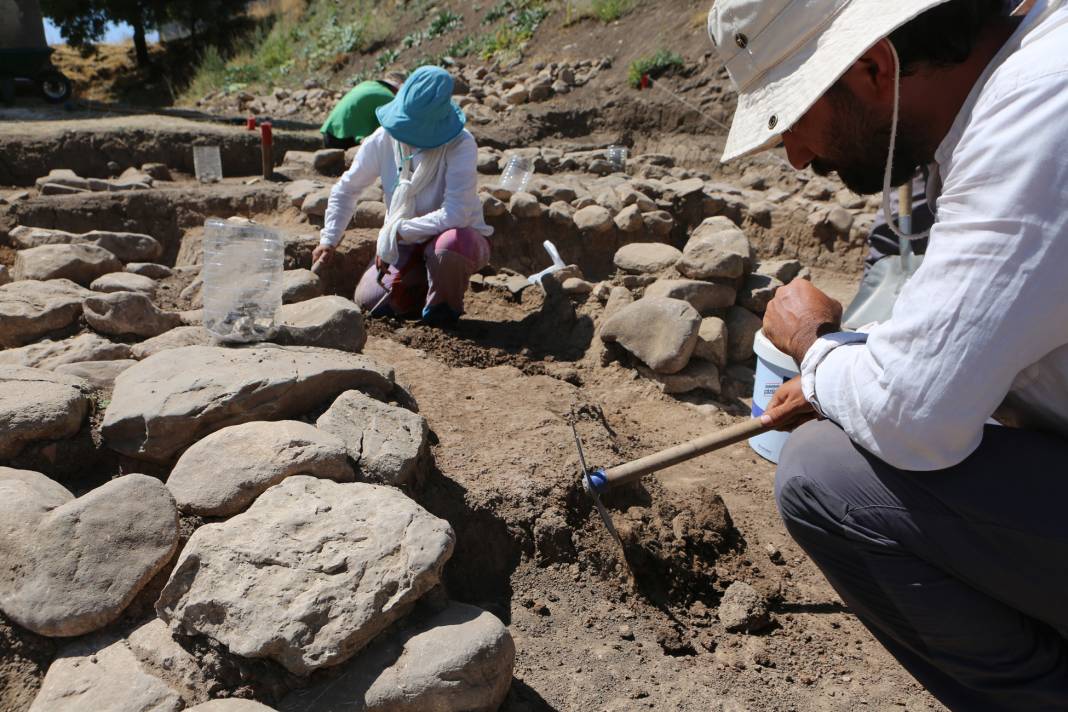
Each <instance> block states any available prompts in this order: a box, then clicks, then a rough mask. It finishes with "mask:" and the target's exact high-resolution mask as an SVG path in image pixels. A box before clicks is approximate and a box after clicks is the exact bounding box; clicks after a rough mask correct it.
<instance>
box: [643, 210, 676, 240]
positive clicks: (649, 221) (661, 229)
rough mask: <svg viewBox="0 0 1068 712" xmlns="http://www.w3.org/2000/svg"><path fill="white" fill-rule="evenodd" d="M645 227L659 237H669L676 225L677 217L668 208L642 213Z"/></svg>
mask: <svg viewBox="0 0 1068 712" xmlns="http://www.w3.org/2000/svg"><path fill="white" fill-rule="evenodd" d="M642 222H644V223H645V229H646V230H648V231H649V232H650V233H652V234H653V235H655V236H657V237H667V236H668V235H670V234H671V231H672V230H673V229H674V227H675V218H673V217H672V216H671V213H669V212H667V211H666V210H657V211H654V212H651V213H645V214H644V215H642Z"/></svg>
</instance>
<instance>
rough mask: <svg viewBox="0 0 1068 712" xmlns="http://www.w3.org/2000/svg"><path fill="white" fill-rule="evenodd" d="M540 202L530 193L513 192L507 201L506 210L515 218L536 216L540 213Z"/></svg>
mask: <svg viewBox="0 0 1068 712" xmlns="http://www.w3.org/2000/svg"><path fill="white" fill-rule="evenodd" d="M541 210H542V207H541V203H539V202H538V199H537V198H535V197H534V196H533V195H531V194H530V193H524V192H522V191H520V192H518V193H513V194H512V197H511V199H510V200H509V201H508V212H510V213H511V214H512V215H514V216H515V217H517V218H536V217H539V216H540V215H541Z"/></svg>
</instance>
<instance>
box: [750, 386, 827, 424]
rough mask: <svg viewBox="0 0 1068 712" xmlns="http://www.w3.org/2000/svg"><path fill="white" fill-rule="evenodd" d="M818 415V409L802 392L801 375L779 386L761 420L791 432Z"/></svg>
mask: <svg viewBox="0 0 1068 712" xmlns="http://www.w3.org/2000/svg"><path fill="white" fill-rule="evenodd" d="M815 417H816V410H815V409H814V408H813V407H812V405H811V404H809V402H808V401H807V400H805V396H804V394H802V392H801V377H800V376H797V377H796V378H791V379H790V380H789V381H787V382H786V383H784V384H782V385H781V386H779V389H778V390H777V391H775V395H773V396H772V397H771V401H769V402H768V407H767V409H766V410H765V411H764V414H763V415H762V416H760V422H761V423H763V424H764V425H773V426H775V429H776V430H783V431H786V432H789V431H791V430H793V429H794V428H796V427H798V426H799V425H802V424H803V423H806V422H808V421H810V420H812V419H813V418H815Z"/></svg>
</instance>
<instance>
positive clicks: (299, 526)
mask: <svg viewBox="0 0 1068 712" xmlns="http://www.w3.org/2000/svg"><path fill="white" fill-rule="evenodd" d="M453 544H454V536H453V532H452V528H451V527H450V526H449V524H448V522H445V521H444V520H441V519H438V518H437V517H434V516H433V515H431V514H429V513H428V512H427V511H426V510H424V509H422V508H421V507H420V506H419V505H418V504H416V503H415V502H414V501H412V500H411V499H409V498H408V497H407V496H406V495H404V494H403V493H402V492H400V491H399V490H397V489H394V488H392V487H384V486H379V485H370V484H363V483H347V484H340V483H337V482H333V481H331V480H323V479H318V478H315V477H303V476H297V477H290V478H288V479H286V480H283V481H282V482H281V483H280V484H278V485H275V486H274V487H272V488H270V489H269V490H267V491H266V492H264V493H263V494H262V495H260V497H259V499H257V500H256V501H255V502H254V503H253V505H252V506H251V507H250V508H249V509H248V510H247V511H246V512H244V513H242V514H238V515H237V516H235V517H233V518H231V519H229V520H227V521H226V522H224V523H221V524H208V525H205V526H203V527H201V528H200V529H198V530H197V531H196V532H195V533H194V534H193V536H192V537H191V538H190V539H189V543H188V544H187V545H186V547H185V549H184V550H183V551H182V554H181V556H180V557H179V559H178V564H177V566H176V567H175V569H174V571H173V573H172V574H171V578H170V580H169V581H168V582H167V585H166V586H165V587H164V589H163V592H162V593H161V594H160V598H159V601H158V602H157V603H156V611H157V613H158V614H159V615H160V617H161V618H162V619H163V620H164V621H167V622H168V624H169V625H170V627H171V629H172V630H173V631H176V632H183V633H186V634H202V635H207V636H210V637H212V638H214V639H215V640H217V641H219V642H220V643H222V644H224V645H225V646H226V647H227V648H228V649H229V650H230V651H231V652H233V653H236V654H238V655H242V656H245V657H251V658H271V659H273V660H275V661H277V662H279V663H281V664H282V665H284V666H285V667H286V668H287V669H288V670H290V671H291V672H293V673H295V674H298V675H307V674H309V673H310V672H312V671H313V670H316V669H318V668H322V667H327V666H331V665H339V664H341V663H343V662H344V661H346V660H348V659H349V658H351V657H352V656H353V655H355V654H356V653H357V652H359V651H360V650H361V649H363V648H364V647H365V646H366V645H367V644H368V643H369V642H370V641H371V640H372V639H373V638H374V637H375V636H376V635H378V634H379V633H381V632H382V631H384V630H385V629H386V628H388V627H389V626H390V625H391V624H392V623H393V622H395V621H396V620H398V619H399V618H401V617H402V616H403V615H404V614H405V613H407V612H408V610H409V609H410V608H411V606H412V605H413V604H414V603H415V602H416V601H417V600H418V599H419V598H420V597H421V596H422V595H423V594H424V593H426V592H427V591H429V590H430V589H431V588H433V587H434V586H436V585H437V584H438V583H439V581H440V579H441V570H442V568H443V567H444V565H445V562H446V560H447V559H448V558H449V556H450V555H451V554H452V549H453Z"/></svg>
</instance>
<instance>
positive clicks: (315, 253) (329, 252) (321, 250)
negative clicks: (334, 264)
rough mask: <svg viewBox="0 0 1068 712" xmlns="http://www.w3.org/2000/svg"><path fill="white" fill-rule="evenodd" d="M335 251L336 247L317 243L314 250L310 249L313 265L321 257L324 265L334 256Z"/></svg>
mask: <svg viewBox="0 0 1068 712" xmlns="http://www.w3.org/2000/svg"><path fill="white" fill-rule="evenodd" d="M335 252H337V248H336V247H331V246H329V245H319V246H318V247H316V248H315V249H314V250H312V264H313V265H314V264H315V263H316V262H318V261H319V260H320V259H321V260H322V261H323V264H324V265H325V264H326V263H327V262H329V261H330V260H332V259H333V258H334V253H335Z"/></svg>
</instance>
